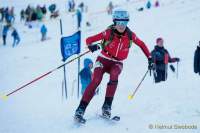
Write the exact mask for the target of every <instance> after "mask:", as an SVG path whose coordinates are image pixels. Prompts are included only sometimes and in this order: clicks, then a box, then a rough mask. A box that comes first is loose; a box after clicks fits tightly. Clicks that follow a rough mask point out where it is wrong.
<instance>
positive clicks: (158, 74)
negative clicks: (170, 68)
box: [154, 69, 167, 83]
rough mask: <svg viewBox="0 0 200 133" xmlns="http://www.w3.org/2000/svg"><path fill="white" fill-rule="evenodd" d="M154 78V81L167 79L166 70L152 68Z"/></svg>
mask: <svg viewBox="0 0 200 133" xmlns="http://www.w3.org/2000/svg"><path fill="white" fill-rule="evenodd" d="M154 79H155V83H159V82H161V81H166V80H167V72H166V70H159V69H156V70H154Z"/></svg>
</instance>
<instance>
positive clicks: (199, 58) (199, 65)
mask: <svg viewBox="0 0 200 133" xmlns="http://www.w3.org/2000/svg"><path fill="white" fill-rule="evenodd" d="M194 72H195V73H199V75H200V41H199V45H198V46H197V49H196V50H195V53H194Z"/></svg>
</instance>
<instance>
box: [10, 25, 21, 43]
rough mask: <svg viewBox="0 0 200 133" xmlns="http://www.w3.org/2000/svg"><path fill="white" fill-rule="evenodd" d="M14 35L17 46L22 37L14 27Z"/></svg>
mask: <svg viewBox="0 0 200 133" xmlns="http://www.w3.org/2000/svg"><path fill="white" fill-rule="evenodd" d="M11 35H12V36H13V47H15V46H17V45H18V44H19V42H20V37H19V34H18V32H17V30H16V29H15V28H14V30H13V32H12V34H11Z"/></svg>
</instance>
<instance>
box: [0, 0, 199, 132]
mask: <svg viewBox="0 0 200 133" xmlns="http://www.w3.org/2000/svg"><path fill="white" fill-rule="evenodd" d="M39 2H40V3H47V4H49V3H51V2H52V0H44V1H42V2H41V1H40V0H29V1H22V0H9V1H8V0H0V3H1V5H4V6H13V5H15V6H16V10H17V11H19V10H20V9H21V8H24V7H26V5H27V4H28V3H31V4H37V3H39ZM53 2H55V3H57V4H58V7H59V8H60V9H61V13H62V15H61V16H62V19H63V25H64V26H63V28H64V35H66V36H67V35H71V34H72V33H73V32H75V31H76V28H75V27H76V24H75V22H76V19H75V17H74V18H72V14H67V13H66V12H65V11H64V9H65V6H64V2H65V0H57V1H56V0H54V1H53ZM79 2H80V1H79ZM85 2H86V3H87V4H88V6H89V13H87V14H84V20H83V21H84V22H83V28H82V52H84V51H86V49H85V45H84V44H85V38H86V37H87V36H89V35H93V34H95V33H97V32H100V31H102V30H104V29H105V28H106V27H107V26H108V25H109V24H110V23H111V22H112V21H111V17H110V16H107V15H106V14H105V13H99V11H103V10H104V9H105V7H106V6H107V3H108V1H107V0H101V4H98V5H94V3H95V2H96V3H98V2H99V1H98V0H93V1H91V0H85ZM124 2H125V0H118V1H115V2H114V3H116V4H121V3H124ZM142 4H144V1H141V2H137V3H135V2H130V3H129V4H127V5H122V7H123V8H126V9H127V10H128V11H129V12H130V18H131V19H130V22H129V27H130V28H131V29H132V30H133V31H135V32H136V34H137V35H138V36H139V37H140V38H141V39H142V40H143V41H144V42H145V43H146V44H147V45H148V47H149V48H150V49H151V50H152V49H153V47H154V45H155V40H156V38H157V37H159V36H161V37H163V38H164V40H165V47H166V48H167V49H168V50H169V52H170V54H171V56H172V57H173V56H178V57H180V58H181V62H180V63H179V68H178V69H179V75H178V78H176V74H174V73H172V72H171V71H170V70H169V75H168V80H167V81H166V82H164V83H160V84H154V83H153V79H152V77H150V76H149V75H148V76H147V78H146V79H145V80H144V82H143V83H142V85H141V87H140V90H139V91H138V93H136V96H135V98H134V99H133V100H128V98H127V97H128V95H129V94H131V93H132V91H134V88H136V86H137V85H138V83H139V82H140V80H141V78H142V76H143V75H144V73H145V71H146V70H147V60H146V57H145V56H144V54H143V53H142V51H141V50H140V49H139V48H138V47H137V46H133V47H132V49H131V51H130V54H129V58H128V59H127V60H126V61H124V68H123V72H122V74H121V76H120V79H119V86H118V90H117V92H116V96H115V99H114V102H113V108H112V113H113V114H118V115H120V116H121V121H120V122H119V123H115V124H113V123H108V122H105V121H103V120H101V119H97V116H96V115H97V114H98V113H100V112H101V106H102V104H103V100H104V94H105V87H106V84H107V82H108V78H109V76H108V75H105V76H104V79H103V81H102V84H101V86H100V88H101V89H100V94H99V95H97V96H95V97H94V98H93V99H92V101H91V103H90V105H89V106H88V108H87V110H86V113H85V118H86V119H88V121H87V124H86V125H84V126H81V127H78V126H76V125H74V122H73V115H74V111H75V109H76V107H77V106H78V104H79V100H80V98H79V99H77V95H76V94H77V90H76V87H77V86H76V85H75V86H74V87H73V82H74V80H76V78H77V62H73V63H71V64H70V65H68V66H67V67H66V70H67V84H68V99H67V100H65V99H63V98H62V95H61V91H62V90H61V87H62V80H63V69H60V70H57V71H55V72H54V73H52V74H51V75H49V76H48V77H45V78H43V79H41V80H39V81H37V82H35V83H33V84H31V85H30V86H28V87H26V88H24V90H22V91H20V92H17V93H16V94H13V95H10V97H9V98H8V99H7V100H6V101H4V100H1V99H0V133H44V132H48V133H68V132H69V133H73V132H74V133H86V132H94V133H102V132H105V133H110V132H113V133H114V132H119V133H125V132H130V133H134V132H137V133H160V132H164V133H172V132H173V133H199V132H200V102H199V99H200V98H199V94H200V87H199V85H200V78H199V75H195V74H194V73H193V54H194V50H195V49H196V45H197V43H198V41H199V36H200V32H199V26H200V15H199V14H200V10H199V9H200V5H199V0H176V1H174V0H162V4H161V7H160V8H153V9H152V10H145V11H144V12H137V11H136V9H137V8H139V6H141V5H142ZM97 13H98V14H97ZM18 20H19V19H18ZM86 20H91V23H92V28H89V29H88V28H86V27H85V25H84V24H85V21H86ZM44 23H45V24H46V25H47V27H48V36H49V37H50V38H51V39H50V40H48V41H46V42H40V34H38V33H39V28H33V29H28V28H27V27H25V26H24V25H23V24H22V23H20V22H18V21H17V23H16V24H15V26H16V27H17V29H18V30H19V33H20V35H21V38H22V41H21V43H20V44H19V46H18V47H16V48H12V47H11V44H12V38H11V37H10V36H8V38H10V39H9V40H8V45H7V46H6V47H3V46H2V45H0V53H1V56H0V60H1V65H0V75H1V76H0V94H1V95H5V94H7V93H9V92H11V91H12V90H14V89H16V88H17V87H20V86H21V85H23V84H25V83H27V82H29V81H31V80H32V79H34V78H35V77H37V76H39V75H41V74H43V73H45V72H48V71H50V70H52V69H54V68H56V67H57V66H59V65H60V64H62V61H61V54H60V45H59V42H60V37H61V36H60V29H59V28H60V27H59V19H57V20H52V21H49V20H48V19H46V20H45V22H44ZM38 25H40V23H39V24H38ZM38 27H39V26H38ZM0 44H2V39H1V40H0ZM97 55H98V52H96V53H94V54H88V55H86V56H85V57H90V58H92V59H93V61H95V58H96V56H97ZM74 57H76V56H72V57H71V58H70V59H72V58H74ZM85 57H84V58H85ZM174 66H175V67H176V64H174ZM73 88H75V90H74V92H73V91H72V90H73ZM72 92H73V94H72ZM150 124H153V125H162V124H163V125H166V126H170V125H175V124H177V125H184V124H186V125H195V126H197V129H173V130H172V129H150V128H149V125H150Z"/></svg>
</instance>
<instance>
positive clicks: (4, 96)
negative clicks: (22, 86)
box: [0, 95, 8, 101]
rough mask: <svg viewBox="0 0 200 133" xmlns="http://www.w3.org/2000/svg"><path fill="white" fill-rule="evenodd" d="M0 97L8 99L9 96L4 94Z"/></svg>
mask: <svg viewBox="0 0 200 133" xmlns="http://www.w3.org/2000/svg"><path fill="white" fill-rule="evenodd" d="M0 98H1V99H2V100H4V101H5V100H7V99H8V96H6V95H2V96H0Z"/></svg>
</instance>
